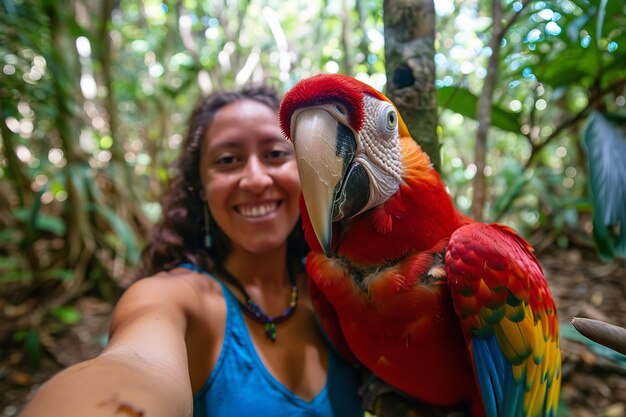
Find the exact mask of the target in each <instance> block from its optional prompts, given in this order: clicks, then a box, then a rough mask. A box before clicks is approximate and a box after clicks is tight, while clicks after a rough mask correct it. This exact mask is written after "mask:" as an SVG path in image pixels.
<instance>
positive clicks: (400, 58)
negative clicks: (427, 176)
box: [383, 0, 440, 169]
mask: <svg viewBox="0 0 626 417" xmlns="http://www.w3.org/2000/svg"><path fill="white" fill-rule="evenodd" d="M383 12H384V24H385V60H386V65H385V66H386V68H387V91H386V95H387V97H389V98H390V99H391V101H393V102H394V104H395V105H396V106H397V107H398V110H399V111H400V114H401V115H402V118H403V119H404V121H405V123H406V125H407V127H408V129H409V132H411V136H413V139H415V140H416V141H417V142H418V143H419V145H420V146H421V147H422V148H423V149H424V151H426V152H427V153H428V155H430V158H431V160H432V161H433V164H434V166H435V168H437V169H439V165H440V156H439V140H438V138H437V96H436V90H435V45H434V42H435V5H434V2H433V0H385V1H384V2H383Z"/></svg>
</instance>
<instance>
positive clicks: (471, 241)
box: [279, 74, 561, 417]
mask: <svg viewBox="0 0 626 417" xmlns="http://www.w3.org/2000/svg"><path fill="white" fill-rule="evenodd" d="M279 123H280V128H281V130H282V132H283V134H284V136H285V137H286V138H287V139H288V140H290V141H291V142H292V143H293V145H294V153H295V158H296V164H297V167H298V172H299V176H300V182H301V190H302V191H301V198H300V209H301V215H302V228H303V232H304V236H305V239H306V241H307V243H308V244H309V246H310V248H311V250H310V252H309V254H308V255H307V257H306V261H305V263H306V271H307V275H308V284H307V285H308V287H309V292H310V294H311V299H312V300H313V304H314V308H315V310H316V313H317V315H318V317H319V320H320V322H321V326H322V328H323V329H324V333H325V334H326V336H327V337H328V338H329V339H330V341H331V342H332V343H331V344H332V345H334V346H335V348H336V350H338V351H339V352H341V353H342V354H343V356H344V357H345V358H346V359H348V360H351V361H354V362H355V363H358V364H360V365H362V366H364V367H365V368H367V369H368V370H369V371H370V372H371V373H373V374H374V375H375V376H376V377H378V378H380V379H381V380H382V381H384V382H385V383H387V384H389V385H391V386H392V387H393V388H394V389H396V390H398V391H399V392H401V393H403V394H404V395H406V396H409V397H411V398H413V399H415V400H417V401H418V402H421V403H425V404H430V405H433V406H437V407H439V406H441V407H447V406H459V405H460V406H463V408H464V409H465V410H467V411H468V413H469V415H471V416H472V417H497V416H501V417H517V416H524V417H535V416H552V417H555V416H556V413H557V407H558V401H559V392H560V385H561V352H560V347H559V322H558V317H557V311H556V306H555V302H554V299H553V297H552V295H551V292H550V289H549V286H548V283H547V281H546V279H545V276H544V274H543V271H542V268H541V266H540V265H539V262H538V260H537V258H536V256H535V254H534V251H533V248H532V247H531V245H530V244H529V243H528V242H527V241H525V240H524V239H523V238H522V237H521V236H520V235H519V234H518V233H516V232H515V231H514V230H513V229H512V228H510V227H508V226H506V225H501V224H496V223H493V224H487V223H479V222H476V221H474V220H472V219H471V218H470V217H469V216H467V215H465V214H464V213H462V212H461V211H460V210H459V209H457V208H456V207H455V205H454V203H453V200H452V197H451V196H450V194H449V192H448V190H447V188H446V186H445V184H444V182H443V180H442V179H441V177H440V175H439V174H438V172H437V171H436V170H435V168H434V166H433V164H432V162H431V160H430V158H429V156H428V155H427V154H426V153H425V152H424V151H423V150H422V149H421V147H420V146H419V145H418V144H417V143H416V141H415V140H414V139H413V138H412V137H411V135H410V134H409V131H408V129H407V127H406V124H405V123H404V121H403V119H402V117H401V116H400V113H399V111H398V109H397V108H396V106H395V105H394V104H393V103H392V102H391V100H389V99H388V98H387V97H386V96H385V95H384V94H383V93H381V92H379V91H378V90H377V89H375V88H374V87H372V86H370V85H369V84H366V83H365V82H362V81H359V80H358V79H356V78H354V77H350V76H346V75H340V74H319V75H315V76H312V77H309V78H305V79H302V80H300V81H298V82H297V83H295V84H294V85H293V87H291V88H290V89H289V90H288V91H287V92H286V93H285V94H284V96H283V99H282V100H281V104H280V108H279Z"/></svg>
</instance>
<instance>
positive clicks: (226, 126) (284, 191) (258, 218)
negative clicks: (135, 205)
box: [200, 99, 300, 253]
mask: <svg viewBox="0 0 626 417" xmlns="http://www.w3.org/2000/svg"><path fill="white" fill-rule="evenodd" d="M200 176H201V180H202V184H203V185H202V186H203V190H204V196H205V197H206V200H207V203H208V205H209V210H210V211H211V215H212V216H213V218H214V219H215V221H216V222H217V224H218V225H219V226H220V228H221V229H222V230H223V231H224V233H225V234H226V236H228V238H229V239H230V241H231V244H232V246H233V249H243V250H245V251H247V252H251V253H263V252H265V251H269V250H272V249H276V248H278V247H280V246H281V245H284V244H285V243H286V239H287V236H288V235H289V233H290V232H291V230H292V229H293V227H294V226H295V224H296V222H297V220H298V216H299V209H298V198H299V195H300V180H299V178H298V171H297V167H296V161H295V156H294V150H293V145H292V144H291V142H289V141H288V140H286V139H285V138H284V137H283V136H282V134H281V131H280V128H279V124H278V114H277V112H276V111H274V110H272V109H271V108H270V107H268V106H266V105H264V104H261V103H259V102H256V101H253V100H247V99H244V100H239V101H236V102H233V103H230V104H228V105H226V106H224V107H222V108H221V109H220V110H218V111H217V113H216V114H215V116H214V118H213V123H212V124H211V126H210V127H209V129H208V131H207V133H206V136H205V138H204V140H203V143H202V148H201V155H200Z"/></svg>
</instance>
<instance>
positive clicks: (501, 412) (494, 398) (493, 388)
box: [472, 335, 525, 417]
mask: <svg viewBox="0 0 626 417" xmlns="http://www.w3.org/2000/svg"><path fill="white" fill-rule="evenodd" d="M472 352H473V356H474V362H475V364H476V377H477V379H478V385H479V387H480V392H481V394H482V397H483V402H484V405H485V410H486V411H487V416H488V417H501V416H518V415H522V410H523V407H524V381H523V380H525V377H523V378H522V379H523V380H522V381H516V380H515V378H514V377H513V375H512V369H511V365H510V364H509V363H508V362H507V360H506V358H505V357H504V354H503V353H502V350H501V348H500V346H499V345H498V341H497V340H496V337H495V335H493V336H491V337H488V338H480V339H479V338H474V339H472ZM504 407H506V409H504Z"/></svg>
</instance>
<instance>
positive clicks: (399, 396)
mask: <svg viewBox="0 0 626 417" xmlns="http://www.w3.org/2000/svg"><path fill="white" fill-rule="evenodd" d="M359 395H360V396H361V398H362V401H363V408H364V409H365V411H367V412H368V413H370V414H373V415H375V416H376V417H469V413H468V412H466V411H464V410H463V409H461V408H456V407H454V408H453V407H434V406H431V405H427V404H424V403H420V402H418V401H416V400H415V399H413V398H411V397H410V396H408V395H406V394H404V393H403V392H401V391H398V389H396V388H394V387H393V386H391V385H389V384H388V383H386V382H385V381H383V380H382V379H380V378H378V377H377V376H375V375H374V374H371V373H370V374H368V375H367V376H366V377H365V379H364V382H363V384H362V385H361V387H360V388H359Z"/></svg>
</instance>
